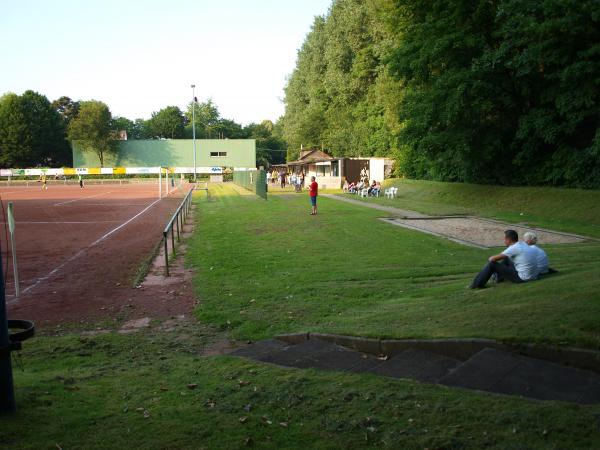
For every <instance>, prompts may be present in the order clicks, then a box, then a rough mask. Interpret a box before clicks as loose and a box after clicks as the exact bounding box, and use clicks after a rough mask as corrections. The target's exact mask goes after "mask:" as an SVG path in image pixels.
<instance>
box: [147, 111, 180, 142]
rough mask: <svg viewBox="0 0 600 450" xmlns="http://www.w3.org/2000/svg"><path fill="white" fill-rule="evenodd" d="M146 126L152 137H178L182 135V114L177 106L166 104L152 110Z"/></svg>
mask: <svg viewBox="0 0 600 450" xmlns="http://www.w3.org/2000/svg"><path fill="white" fill-rule="evenodd" d="M147 126H148V129H149V131H150V133H151V134H152V136H153V137H154V138H164V139H180V138H182V137H183V135H184V116H183V113H182V112H181V110H180V109H179V107H177V106H167V107H166V108H163V109H161V110H160V111H158V112H153V113H152V117H151V118H150V120H148V122H147Z"/></svg>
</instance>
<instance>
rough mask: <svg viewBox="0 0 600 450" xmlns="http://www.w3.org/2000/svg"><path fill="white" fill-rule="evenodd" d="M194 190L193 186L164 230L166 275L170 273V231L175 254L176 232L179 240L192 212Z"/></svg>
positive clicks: (172, 248)
mask: <svg viewBox="0 0 600 450" xmlns="http://www.w3.org/2000/svg"><path fill="white" fill-rule="evenodd" d="M193 192H194V188H191V189H190V190H189V192H188V193H187V195H186V196H185V198H184V199H183V201H182V202H181V205H179V207H178V208H177V210H176V211H175V213H174V214H173V217H171V220H169V223H168V224H167V226H166V227H165V229H164V231H163V241H164V246H165V276H167V277H168V276H170V275H169V233H170V234H171V238H170V240H171V251H172V253H173V255H176V254H177V250H176V247H175V233H176V232H177V242H179V240H180V238H181V234H182V233H183V225H184V224H185V222H186V220H187V217H188V215H189V214H190V210H191V208H192V193H193Z"/></svg>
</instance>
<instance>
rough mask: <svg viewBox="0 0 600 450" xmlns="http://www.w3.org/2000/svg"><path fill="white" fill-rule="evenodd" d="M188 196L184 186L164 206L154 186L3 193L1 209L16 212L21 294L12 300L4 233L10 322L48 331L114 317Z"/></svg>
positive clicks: (2, 190) (25, 189)
mask: <svg viewBox="0 0 600 450" xmlns="http://www.w3.org/2000/svg"><path fill="white" fill-rule="evenodd" d="M185 192H187V189H186V186H185V185H184V186H182V187H181V188H180V189H177V190H175V191H174V192H173V193H172V194H171V195H170V196H168V197H163V198H162V199H161V200H159V198H158V185H157V183H152V182H150V183H143V184H135V185H134V184H132V185H119V184H104V185H89V186H86V187H85V188H84V189H80V188H79V186H61V185H51V186H49V187H48V189H47V190H43V189H41V185H38V186H35V187H3V188H0V196H1V198H2V201H3V203H4V207H5V208H6V205H7V203H8V202H12V203H13V207H14V214H15V222H16V243H17V255H18V268H19V278H20V282H19V285H20V288H21V295H20V297H19V298H15V296H14V292H15V285H14V277H13V267H12V255H11V254H10V248H9V246H8V245H7V232H6V233H5V232H2V234H3V236H2V238H1V239H2V240H1V241H0V242H2V256H3V263H4V267H5V271H6V272H5V273H6V274H7V279H6V292H7V301H8V305H9V316H10V317H11V318H16V317H20V318H27V319H32V320H35V321H36V322H37V323H39V324H46V323H56V322H59V321H60V322H65V321H70V320H71V321H77V322H80V321H82V320H87V319H89V318H91V317H102V316H107V315H110V314H113V313H114V312H115V310H114V309H115V308H116V307H120V306H121V305H122V304H123V303H126V300H127V299H128V298H129V297H131V291H132V282H133V279H134V277H135V273H136V270H137V269H138V267H139V266H140V264H141V263H142V262H143V261H144V259H146V258H147V257H148V255H149V254H150V253H151V252H152V249H153V248H154V247H155V245H156V244H157V243H158V241H159V240H160V238H161V232H162V230H163V228H164V226H165V224H166V223H167V221H168V220H169V218H170V216H171V214H172V213H173V211H174V210H175V209H176V208H177V206H178V205H179V203H180V202H181V199H182V197H183V195H184V193H185ZM3 225H4V227H5V229H6V224H5V223H3ZM7 250H8V253H7ZM7 263H8V267H7Z"/></svg>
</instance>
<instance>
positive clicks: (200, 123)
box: [185, 98, 221, 139]
mask: <svg viewBox="0 0 600 450" xmlns="http://www.w3.org/2000/svg"><path fill="white" fill-rule="evenodd" d="M193 108H194V104H193V103H189V104H188V108H187V111H186V113H185V116H186V119H187V122H188V124H187V125H186V136H187V137H192V117H194V116H195V118H196V137H197V138H199V139H211V138H213V137H215V138H217V137H218V134H217V133H216V127H217V125H218V124H219V121H220V120H221V115H220V113H219V109H218V108H217V105H215V104H214V102H213V101H212V99H210V98H209V99H208V100H206V101H205V102H201V103H198V102H196V104H195V111H193Z"/></svg>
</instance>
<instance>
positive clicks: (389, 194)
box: [385, 187, 398, 198]
mask: <svg viewBox="0 0 600 450" xmlns="http://www.w3.org/2000/svg"><path fill="white" fill-rule="evenodd" d="M397 193H398V188H397V187H391V188H389V189H386V190H385V197H386V198H396V194H397Z"/></svg>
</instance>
